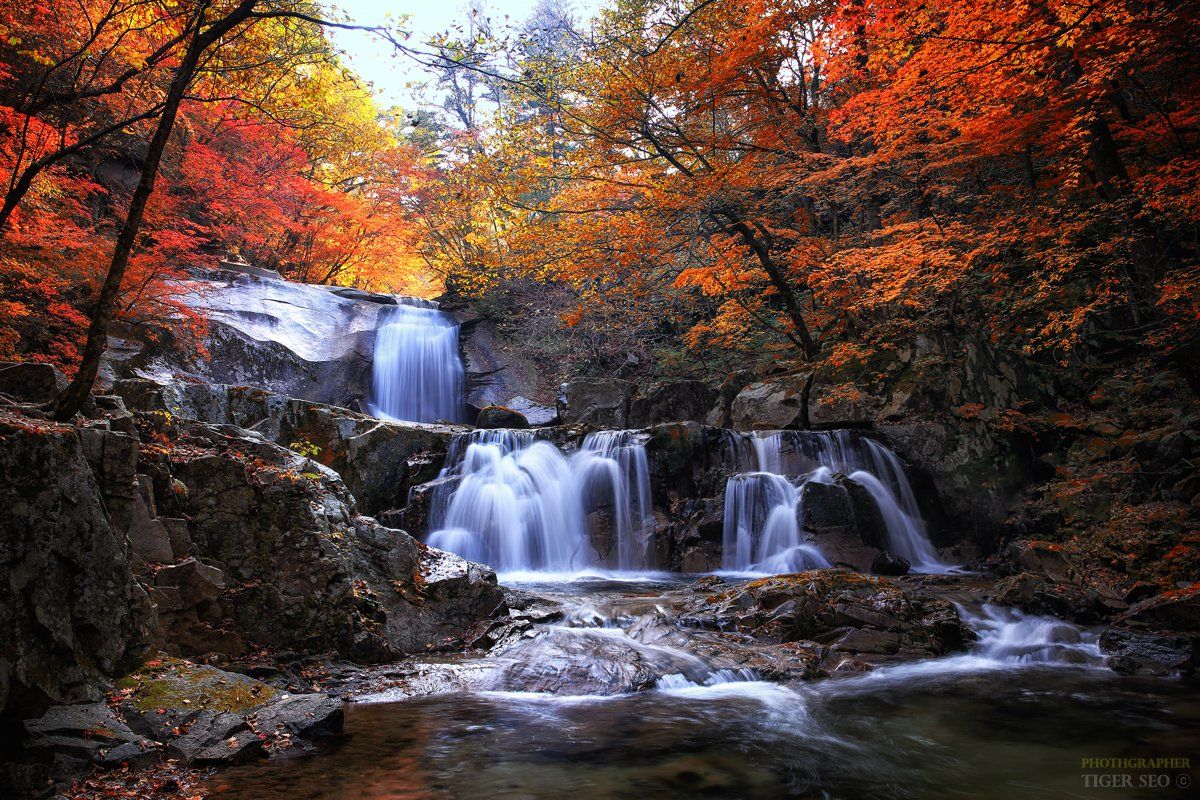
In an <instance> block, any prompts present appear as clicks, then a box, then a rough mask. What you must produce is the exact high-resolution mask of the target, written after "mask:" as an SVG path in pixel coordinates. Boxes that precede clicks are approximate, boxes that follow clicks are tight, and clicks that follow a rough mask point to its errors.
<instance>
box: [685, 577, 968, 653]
mask: <svg viewBox="0 0 1200 800" xmlns="http://www.w3.org/2000/svg"><path fill="white" fill-rule="evenodd" d="M683 619H684V620H685V622H690V623H692V624H695V625H698V626H699V627H702V628H705V629H709V630H722V631H742V632H746V633H753V634H754V635H755V636H756V637H760V638H761V639H762V640H763V641H766V642H776V643H787V642H796V641H802V640H809V641H817V642H822V643H829V644H830V645H831V648H832V650H833V651H834V652H835V653H836V652H842V653H848V654H851V655H855V656H860V657H861V656H862V655H863V654H870V655H877V656H878V655H882V656H907V657H914V656H916V657H924V656H931V655H940V654H943V653H945V652H948V651H952V650H956V649H959V648H961V647H962V646H963V644H964V642H966V641H967V640H969V639H970V638H971V634H970V632H969V630H968V629H967V628H966V626H965V625H964V624H963V623H962V620H961V619H959V616H958V612H957V611H956V610H955V608H954V606H953V605H952V604H951V603H949V602H948V601H946V600H944V599H941V598H935V597H931V596H928V595H924V594H921V593H919V592H912V591H907V590H905V589H902V588H901V587H900V586H898V585H896V584H894V583H892V582H890V581H888V580H886V579H884V578H874V577H868V576H865V575H859V574H856V573H852V572H845V571H842V570H813V571H810V572H804V573H800V574H797V575H779V576H776V577H773V578H764V579H762V580H757V581H751V582H750V583H746V584H742V585H740V586H735V587H733V588H730V589H727V590H725V591H723V592H720V593H717V594H713V595H703V596H698V597H697V598H696V601H695V602H694V603H693V605H692V607H691V609H690V610H689V611H688V613H687V614H685V616H684V617H683Z"/></svg>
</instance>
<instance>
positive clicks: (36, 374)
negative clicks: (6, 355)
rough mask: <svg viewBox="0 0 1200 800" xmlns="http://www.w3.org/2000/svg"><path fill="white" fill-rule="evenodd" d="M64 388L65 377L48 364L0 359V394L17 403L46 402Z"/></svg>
mask: <svg viewBox="0 0 1200 800" xmlns="http://www.w3.org/2000/svg"><path fill="white" fill-rule="evenodd" d="M65 388H67V379H66V377H65V376H64V375H63V374H62V373H61V372H59V371H58V369H56V368H55V367H54V366H52V365H50V364H35V363H33V362H31V361H26V362H17V363H13V362H7V361H0V396H7V397H9V398H11V399H13V400H16V401H17V402H19V403H48V402H50V401H51V400H53V399H54V398H55V397H57V396H58V394H59V392H61V391H62V390H63V389H65Z"/></svg>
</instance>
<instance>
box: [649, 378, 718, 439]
mask: <svg viewBox="0 0 1200 800" xmlns="http://www.w3.org/2000/svg"><path fill="white" fill-rule="evenodd" d="M716 394H717V393H716V392H715V391H714V390H713V388H712V387H711V386H709V385H708V384H707V383H705V382H704V381H664V382H661V383H655V384H651V385H650V386H648V387H646V388H645V389H639V390H638V392H637V393H636V395H635V396H634V397H633V399H632V401H631V402H630V404H629V421H628V425H629V427H631V428H648V427H650V426H651V425H659V424H661V423H664V422H688V421H691V422H704V421H705V419H706V418H707V417H708V412H709V410H710V409H711V408H712V406H713V403H714V402H715V401H716Z"/></svg>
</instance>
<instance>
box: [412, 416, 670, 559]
mask: <svg viewBox="0 0 1200 800" xmlns="http://www.w3.org/2000/svg"><path fill="white" fill-rule="evenodd" d="M453 479H457V480H453ZM439 480H441V483H440V484H439V486H438V488H437V490H435V493H434V495H433V498H432V500H431V507H430V518H429V522H430V530H431V531H432V533H430V535H429V537H428V543H429V544H430V545H432V546H434V547H438V548H440V549H443V550H449V551H451V552H454V553H458V554H459V555H461V556H463V557H464V558H467V559H470V560H472V561H479V562H482V563H485V564H488V565H490V566H492V567H494V568H496V569H498V570H501V571H516V570H522V571H524V570H537V571H555V572H574V571H578V570H582V569H585V568H587V567H592V566H599V563H598V562H599V560H600V559H599V557H598V556H597V555H596V550H595V548H594V547H593V546H592V545H593V542H592V539H591V537H590V536H589V525H588V518H589V515H591V514H592V513H593V512H599V511H602V512H605V513H604V514H602V516H604V517H607V518H611V519H610V521H611V525H612V528H613V533H614V536H615V542H616V558H615V564H614V565H615V566H616V567H617V568H619V569H638V568H641V567H643V566H645V564H644V561H645V551H646V538H647V536H648V533H649V531H650V529H651V528H652V526H653V513H652V502H651V496H650V470H649V466H648V462H647V458H646V450H645V447H644V445H643V444H642V443H641V442H640V441H639V440H638V437H637V434H636V433H634V432H631V431H603V432H600V433H593V434H590V435H588V436H587V438H585V439H584V441H583V446H582V447H581V449H580V450H579V451H578V452H576V453H574V454H572V455H570V456H569V457H568V456H566V455H564V454H563V453H562V451H560V450H559V449H558V448H557V447H555V446H554V445H553V444H551V443H550V442H546V441H538V440H536V439H535V437H534V435H533V433H531V432H529V431H513V430H476V431H472V432H471V433H469V434H458V435H456V436H455V437H454V439H453V440H452V441H451V444H450V448H449V451H448V453H447V456H446V466H445V467H444V468H443V469H442V472H441V475H440V476H439Z"/></svg>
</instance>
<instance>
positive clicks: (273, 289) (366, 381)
mask: <svg viewBox="0 0 1200 800" xmlns="http://www.w3.org/2000/svg"><path fill="white" fill-rule="evenodd" d="M183 288H184V289H185V290H186V292H187V294H185V295H184V302H186V303H187V304H188V305H189V306H191V307H192V308H193V309H194V310H196V311H197V312H199V313H200V314H201V315H203V317H204V318H205V320H206V323H207V333H206V335H205V336H204V341H203V344H204V351H205V352H203V353H201V352H200V349H199V348H197V347H195V345H194V344H191V343H190V342H188V341H185V340H182V339H180V338H178V337H177V336H176V335H175V331H174V328H172V327H164V328H163V329H161V330H158V331H156V338H154V339H150V338H148V337H145V336H141V335H140V334H139V332H138V331H136V330H135V331H130V332H129V334H128V335H122V332H120V331H118V332H117V335H118V336H119V337H121V338H123V339H126V340H131V341H137V342H139V343H140V344H141V347H140V348H130V347H125V348H122V349H121V350H119V351H117V352H116V353H114V357H113V358H110V359H109V362H108V367H109V368H110V370H111V371H112V372H113V373H115V374H116V376H117V377H150V378H155V379H156V380H159V381H162V380H164V379H167V378H170V377H172V376H175V375H184V376H190V377H193V378H199V379H201V380H203V381H205V382H208V383H214V384H232V385H238V386H254V387H258V388H262V389H267V390H269V391H272V392H275V393H278V394H281V395H284V396H287V397H297V398H302V399H305V400H313V401H316V402H322V403H331V404H334V405H340V406H349V405H350V404H352V403H355V402H360V403H361V402H365V400H366V399H367V398H368V397H369V395H370V389H371V362H372V357H373V355H374V342H375V330H376V323H377V320H378V317H379V311H380V309H382V308H386V307H388V306H389V305H393V304H394V303H395V300H394V298H388V297H385V296H378V295H371V294H368V293H362V292H346V291H345V290H338V289H332V288H330V287H327V286H317V285H310V284H301V283H292V282H290V281H284V280H280V279H278V278H277V277H274V276H272V275H270V274H269V273H266V272H263V273H262V274H259V275H253V274H247V271H245V270H237V271H233V270H229V271H220V270H216V271H213V272H211V273H208V274H207V276H205V277H195V278H193V279H191V280H189V281H187V282H185V283H184V284H183Z"/></svg>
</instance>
